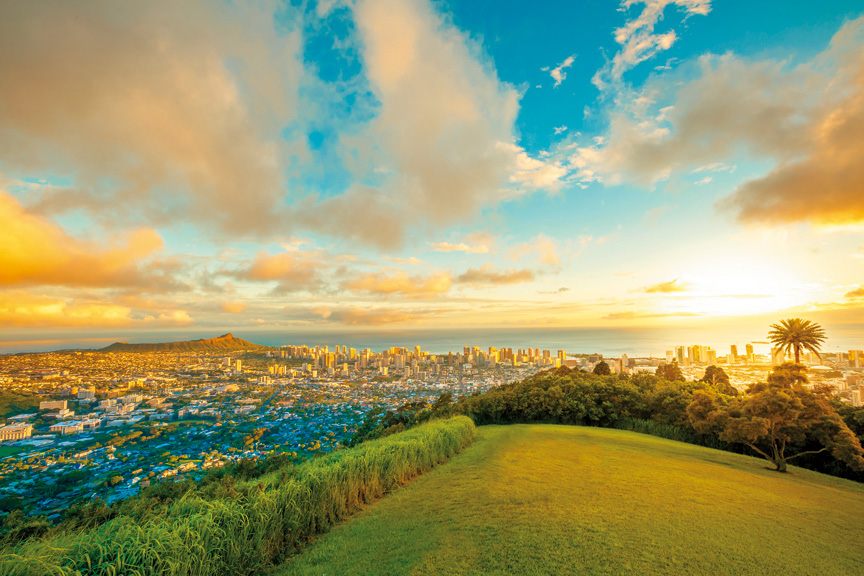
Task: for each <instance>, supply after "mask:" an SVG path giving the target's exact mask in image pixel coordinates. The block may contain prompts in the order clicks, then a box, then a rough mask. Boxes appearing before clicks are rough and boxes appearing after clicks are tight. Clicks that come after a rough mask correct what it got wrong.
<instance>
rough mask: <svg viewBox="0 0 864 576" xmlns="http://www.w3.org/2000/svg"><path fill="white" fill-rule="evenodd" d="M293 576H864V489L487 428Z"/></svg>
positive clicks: (292, 566)
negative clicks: (451, 458)
mask: <svg viewBox="0 0 864 576" xmlns="http://www.w3.org/2000/svg"><path fill="white" fill-rule="evenodd" d="M479 430H480V434H479V437H478V439H477V441H476V442H475V443H474V444H473V445H472V446H470V447H469V448H468V449H467V450H466V451H465V452H463V453H462V454H460V455H458V456H456V457H455V458H453V460H452V461H451V462H449V463H448V464H445V465H443V466H440V467H438V468H435V469H434V470H432V471H431V472H428V473H427V474H424V475H423V476H421V477H420V478H418V479H416V480H415V481H414V482H412V483H411V484H409V485H408V486H406V487H404V488H402V489H400V490H397V491H396V492H394V493H393V494H391V495H389V496H387V497H386V498H384V499H383V500H381V501H380V502H378V503H376V504H373V505H372V506H370V507H368V508H367V509H366V510H364V511H363V512H361V513H360V514H358V515H357V516H355V517H354V518H352V519H351V520H349V521H348V522H346V523H344V524H341V525H339V526H337V527H336V528H334V529H333V530H332V531H331V532H330V533H329V534H327V535H324V536H322V537H320V538H319V539H318V540H317V541H316V542H314V543H313V544H311V545H310V546H309V547H308V548H307V549H306V551H304V552H303V553H301V554H300V555H298V556H296V557H294V558H292V559H289V560H288V561H287V562H286V563H285V564H283V565H282V566H280V567H279V569H277V570H276V571H275V574H278V575H279V576H288V575H295V574H327V575H334V576H335V575H343V574H370V575H371V574H418V575H419V574H472V575H473V574H501V575H504V574H549V575H552V574H579V575H589V574H640V575H643V574H710V575H715V574H736V575H737V574H742V575H743V574H753V575H760V576H764V575H767V574H784V575H789V574H807V575H816V574H818V575H829V574H837V575H844V576H849V575H852V574H864V539H862V536H864V486H862V485H860V484H856V483H854V482H850V481H846V480H841V479H838V478H833V477H830V476H824V475H821V474H817V473H815V472H810V471H807V470H802V469H798V468H794V467H791V468H790V473H789V474H785V475H784V474H779V473H777V472H773V471H770V470H768V469H766V467H765V463H764V462H763V461H760V460H757V459H755V458H749V457H746V456H741V455H737V454H730V453H726V452H720V451H717V450H711V449H707V448H702V447H699V446H692V445H689V444H682V443H679V442H673V441H669V440H664V439H661V438H656V437H653V436H646V435H641V434H636V433H633V432H625V431H620V430H608V429H600V428H586V427H573V426H553V425H519V426H484V427H481V428H480V429H479Z"/></svg>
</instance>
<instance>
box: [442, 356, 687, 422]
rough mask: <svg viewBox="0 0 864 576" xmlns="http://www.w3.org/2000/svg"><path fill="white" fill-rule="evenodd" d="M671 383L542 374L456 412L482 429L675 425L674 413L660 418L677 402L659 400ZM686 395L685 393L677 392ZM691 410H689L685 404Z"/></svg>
mask: <svg viewBox="0 0 864 576" xmlns="http://www.w3.org/2000/svg"><path fill="white" fill-rule="evenodd" d="M667 384H668V383H666V382H665V381H663V380H660V379H658V378H652V377H649V378H641V379H639V380H636V379H631V378H619V377H615V376H597V375H594V374H587V373H584V372H579V371H576V370H572V371H571V370H568V369H567V368H559V369H557V370H549V371H545V372H541V373H538V374H536V375H534V376H532V377H531V378H528V379H526V380H523V381H522V382H517V383H514V384H508V385H505V386H501V387H498V388H494V389H492V390H490V391H488V392H486V393H485V394H481V395H477V396H470V397H467V398H462V399H461V400H460V401H459V403H458V404H457V405H456V407H455V408H456V409H457V410H458V411H459V412H461V413H463V414H467V415H469V416H471V417H472V418H474V420H475V422H477V423H478V424H501V423H514V422H555V423H561V424H582V425H588V426H614V425H615V423H616V422H618V421H619V420H621V419H623V418H646V419H652V418H653V417H654V416H657V417H658V418H659V419H661V420H664V421H666V422H670V421H675V420H676V415H675V414H674V413H669V414H666V413H663V414H660V413H657V414H654V413H653V412H652V410H654V409H657V410H665V409H666V408H668V407H670V406H671V405H673V404H678V405H680V404H683V403H684V400H681V401H678V402H670V403H668V404H667V403H664V402H663V401H662V400H661V399H660V398H658V397H656V396H655V394H662V393H661V392H659V390H660V389H661V388H663V389H664V390H668V391H670V392H671V390H672V389H671V388H666V385H667ZM675 393H676V394H677V393H681V394H685V395H687V394H688V393H689V392H688V391H687V390H686V389H682V390H680V391H679V390H676V392H675ZM685 405H686V404H685Z"/></svg>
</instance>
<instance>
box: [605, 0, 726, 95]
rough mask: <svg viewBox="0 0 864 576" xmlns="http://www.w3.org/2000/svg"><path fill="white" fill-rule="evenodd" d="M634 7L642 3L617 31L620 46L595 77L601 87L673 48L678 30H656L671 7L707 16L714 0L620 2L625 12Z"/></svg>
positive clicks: (630, 0)
mask: <svg viewBox="0 0 864 576" xmlns="http://www.w3.org/2000/svg"><path fill="white" fill-rule="evenodd" d="M634 6H641V10H640V12H639V14H638V15H636V17H635V18H632V19H630V20H628V21H627V22H626V23H625V24H624V26H622V27H620V28H618V29H616V30H615V42H617V43H618V44H619V45H620V46H621V48H620V49H619V50H618V52H617V53H616V54H615V55H614V56H613V57H612V59H611V60H609V61H608V62H607V63H606V65H605V66H604V67H603V68H601V69H600V70H598V71H597V73H596V74H595V75H594V78H593V79H592V82H593V83H594V85H595V86H597V87H598V88H600V89H601V90H605V89H607V88H609V87H612V86H617V85H618V84H620V82H621V79H622V77H623V76H624V74H625V73H626V72H627V71H628V70H630V69H632V68H634V67H636V66H637V65H639V64H640V63H642V62H644V61H646V60H649V59H651V58H653V57H654V56H656V55H657V54H659V53H660V52H664V51H666V50H669V49H670V48H671V47H672V45H673V44H674V43H675V41H676V40H677V39H678V35H677V34H676V32H675V30H669V31H667V32H662V33H658V32H656V30H655V29H656V26H657V23H658V22H660V21H661V20H662V19H663V14H664V11H665V10H666V8H667V7H668V6H675V7H677V8H679V9H681V10H682V11H683V12H684V14H685V15H686V16H695V15H700V16H704V15H706V14H708V13H709V12H710V11H711V0H623V1H622V2H621V10H622V11H624V12H627V11H629V10H630V9H631V8H633V7H634Z"/></svg>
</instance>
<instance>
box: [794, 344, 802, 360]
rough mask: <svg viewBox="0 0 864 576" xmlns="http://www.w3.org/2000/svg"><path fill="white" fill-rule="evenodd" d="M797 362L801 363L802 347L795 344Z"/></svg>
mask: <svg viewBox="0 0 864 576" xmlns="http://www.w3.org/2000/svg"><path fill="white" fill-rule="evenodd" d="M795 364H801V347H800V346H798V345H796V346H795Z"/></svg>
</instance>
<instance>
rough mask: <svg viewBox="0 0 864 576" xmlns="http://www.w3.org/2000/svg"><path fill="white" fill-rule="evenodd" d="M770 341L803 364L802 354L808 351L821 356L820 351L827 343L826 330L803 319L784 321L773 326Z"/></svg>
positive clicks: (769, 336) (769, 334)
mask: <svg viewBox="0 0 864 576" xmlns="http://www.w3.org/2000/svg"><path fill="white" fill-rule="evenodd" d="M768 339H769V340H770V341H771V343H772V344H773V345H774V346H775V347H776V348H779V349H781V350H783V351H784V352H786V353H787V354H788V353H789V352H793V353H794V354H795V363H796V364H800V363H801V352H803V351H804V350H808V351H810V352H812V353H814V354H816V355H817V356H819V349H820V348H822V344H823V343H824V342H825V339H826V336H825V330H824V329H823V328H822V327H821V326H820V325H819V324H816V323H815V322H811V321H810V320H803V319H801V318H790V319H788V320H782V321H781V322H780V323H779V324H772V325H771V332H769V333H768Z"/></svg>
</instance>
